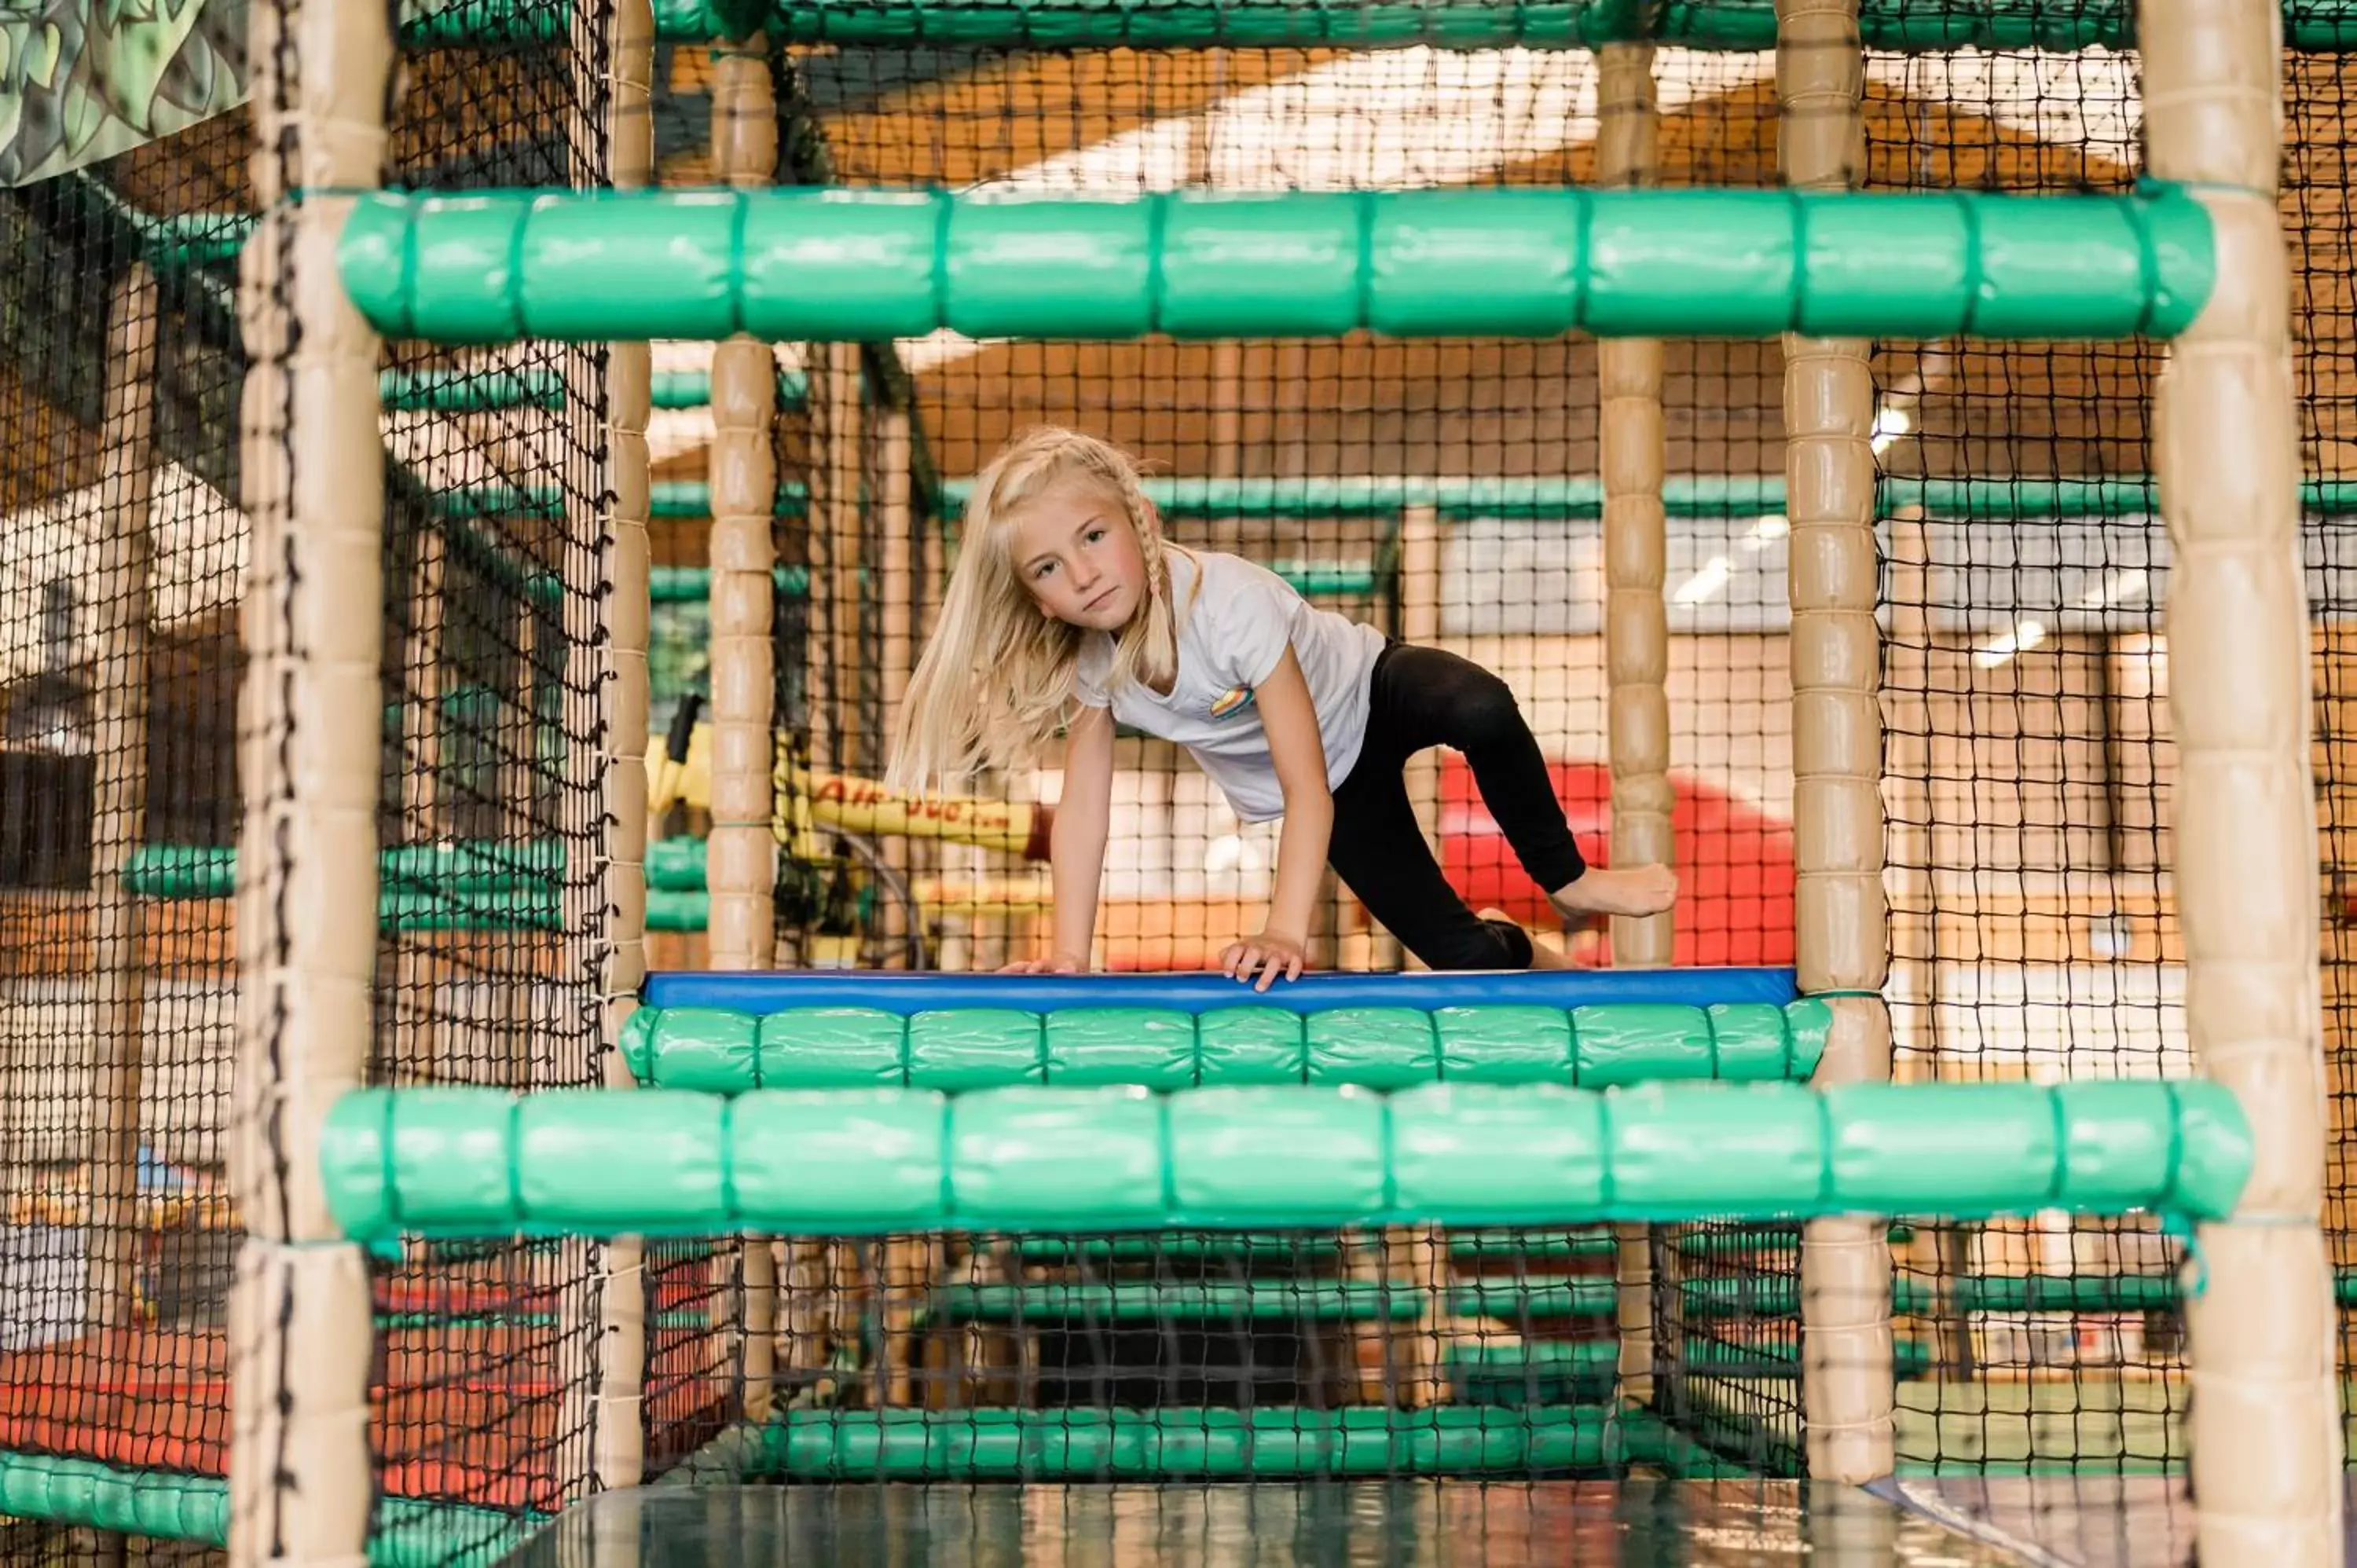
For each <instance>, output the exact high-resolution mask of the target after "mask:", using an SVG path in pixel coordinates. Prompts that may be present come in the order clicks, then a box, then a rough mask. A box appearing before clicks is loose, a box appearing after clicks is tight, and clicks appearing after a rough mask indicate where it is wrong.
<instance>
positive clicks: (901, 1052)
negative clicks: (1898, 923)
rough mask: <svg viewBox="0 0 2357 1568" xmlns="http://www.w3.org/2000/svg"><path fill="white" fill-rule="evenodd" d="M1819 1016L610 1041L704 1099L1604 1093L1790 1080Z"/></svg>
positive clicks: (674, 1034) (675, 872) (796, 1022)
mask: <svg viewBox="0 0 2357 1568" xmlns="http://www.w3.org/2000/svg"><path fill="white" fill-rule="evenodd" d="M666 858H667V862H668V857H666ZM655 861H656V856H655V855H654V854H650V855H649V857H648V866H649V869H648V878H647V879H648V882H649V885H650V886H654V885H656V884H657V883H658V882H664V883H668V882H670V881H672V880H673V879H676V878H679V877H682V876H683V875H684V873H683V871H682V870H680V869H678V868H676V867H675V866H674V865H671V864H668V863H667V864H666V865H664V866H663V867H662V875H660V876H659V875H658V873H657V869H656V865H655ZM650 923H651V922H650ZM1832 1018H1833V1013H1832V1009H1831V1008H1829V1007H1828V1006H1827V1005H1826V1004H1824V1002H1823V1001H1821V1000H1818V999H1816V998H1808V999H1804V1000H1803V1001H1799V1002H1794V1003H1791V1004H1787V1005H1785V1006H1782V1007H1776V1006H1771V1005H1770V1004H1765V1003H1720V1004H1714V1005H1712V1006H1709V1007H1681V1006H1671V1005H1657V1004H1641V1005H1632V1004H1600V1005H1590V1006H1586V1007H1579V1008H1575V1009H1573V1010H1571V1011H1569V1012H1566V1011H1565V1010H1564V1009H1561V1008H1556V1007H1532V1006H1495V1007H1445V1008H1441V1009H1439V1010H1438V1011H1436V1012H1429V1013H1426V1012H1419V1011H1415V1010H1414V1009H1409V1008H1397V1007H1340V1008H1333V1009H1330V1010H1329V1011H1326V1012H1322V1013H1311V1014H1308V1015H1297V1014H1295V1013H1292V1012H1289V1011H1286V1010H1285V1009H1282V1008H1276V1007H1261V1006H1253V1005H1250V1004H1243V1005H1239V1006H1235V1007H1223V1008H1215V1009H1213V1010H1211V1011H1210V1012H1206V1013H1202V1014H1194V1015H1190V1014H1187V1013H1181V1012H1178V1011H1175V1010H1163V1009H1158V1008H1144V1007H1072V1008H1064V1009H1060V1010H1058V1011H1056V1012H1053V1013H1048V1014H1035V1013H1018V1012H1007V1011H1001V1010H996V1009H962V1008H944V1009H942V1010H940V1011H936V1012H931V1013H917V1014H912V1015H909V1016H908V1017H907V1018H905V1019H904V1018H901V1017H899V1016H898V1015H893V1014H889V1013H886V1012H884V1011H882V1010H880V1009H876V1008H864V1007H850V1006H842V1007H795V1008H788V1009H786V1010H785V1011H783V1012H779V1013H769V1014H762V1015H754V1014H749V1013H733V1012H727V1011H724V1010H722V1009H718V1008H708V1007H664V1008H657V1007H641V1008H640V1009H638V1010H637V1011H636V1012H634V1013H633V1014H631V1015H630V1020H629V1022H628V1023H626V1024H625V1025H624V1026H623V1027H622V1035H621V1039H620V1047H621V1051H622V1059H623V1060H624V1061H625V1062H626V1063H627V1064H628V1065H629V1067H630V1071H631V1073H632V1074H633V1075H634V1076H636V1077H637V1079H639V1081H640V1082H641V1083H651V1084H652V1085H653V1086H654V1087H657V1088H662V1089H690V1090H700V1091H704V1092H707V1093H716V1094H728V1093H738V1092H743V1091H745V1090H755V1089H849V1088H857V1087H861V1086H865V1085H875V1084H893V1085H899V1086H901V1087H904V1088H911V1089H940V1090H974V1089H992V1088H999V1087H1003V1086H1005V1085H1007V1084H1013V1083H1052V1084H1059V1085H1062V1086H1064V1087H1067V1088H1078V1087H1083V1086H1087V1085H1092V1084H1104V1083H1127V1084H1142V1085H1144V1086H1145V1087H1146V1088H1148V1089H1156V1090H1171V1089H1190V1088H1195V1087H1199V1086H1211V1085H1218V1084H1224V1085H1242V1084H1275V1083H1323V1084H1344V1083H1349V1084H1357V1085H1359V1086H1361V1087H1362V1088H1366V1089H1405V1088H1408V1087H1410V1086H1412V1085H1415V1084H1419V1083H1429V1082H1431V1081H1433V1080H1434V1079H1447V1080H1448V1081H1450V1082H1453V1083H1499V1084H1516V1083H1560V1084H1565V1085H1569V1086H1575V1087H1578V1088H1582V1089H1608V1088H1610V1087H1611V1086H1612V1085H1614V1084H1619V1083H1637V1082H1643V1081H1647V1080H1652V1079H1723V1080H1726V1081H1729V1082H1737V1083H1758V1082H1770V1081H1776V1080H1781V1079H1806V1078H1808V1077H1809V1075H1810V1074H1811V1073H1813V1072H1814V1071H1815V1070H1816V1065H1817V1059H1818V1058H1819V1057H1820V1056H1822V1055H1823V1054H1824V1042H1825V1031H1826V1030H1827V1028H1828V1027H1830V1026H1831V1023H1832Z"/></svg>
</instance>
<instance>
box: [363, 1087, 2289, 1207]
mask: <svg viewBox="0 0 2357 1568" xmlns="http://www.w3.org/2000/svg"><path fill="white" fill-rule="evenodd" d="M319 1158H320V1166H321V1176H322V1178H323V1180H324V1182H325V1184H326V1188H327V1192H328V1201H329V1205H330V1208H331V1209H332V1211H333V1213H334V1215H335V1217H336V1219H337V1222H338V1224H339V1226H340V1227H341V1228H342V1230H343V1231H344V1233H345V1234H346V1235H348V1236H350V1237H351V1238H352V1239H354V1240H361V1241H365V1242H368V1243H371V1244H372V1245H387V1244H394V1243H397V1241H398V1240H399V1238H401V1237H402V1236H404V1235H421V1236H427V1237H432V1236H485V1235H519V1234H521V1235H558V1234H574V1235H592V1236H611V1235H621V1234H630V1233H634V1232H635V1233H640V1234H644V1235H651V1236H663V1235H678V1234H710V1233H713V1232H716V1231H723V1230H765V1231H770V1232H772V1233H776V1234H780V1235H790V1236H791V1235H828V1234H839V1235H875V1234H887V1233H891V1232H896V1231H910V1230H1004V1231H1008V1232H1012V1233H1024V1232H1031V1233H1037V1232H1039V1231H1060V1230H1083V1231H1115V1230H1274V1229H1287V1228H1295V1227H1298V1228H1303V1229H1310V1228H1325V1227H1337V1228H1339V1227H1341V1226H1345V1225H1351V1224H1391V1223H1429V1224H1439V1225H1468V1226H1474V1225H1484V1224H1494V1225H1512V1224H1545V1223H1549V1222H1578V1221H1593V1220H1604V1219H1645V1220H1659V1221H1669V1220H1675V1219H1696V1218H1701V1217H1706V1216H1707V1217H1711V1218H1715V1219H1736V1220H1740V1219H1767V1218H1780V1217H1800V1218H1805V1217H1808V1216H1812V1215H1823V1214H1837V1213H1863V1214H1894V1213H1906V1214H1938V1215H1942V1216H1946V1217H1950V1218H1953V1219H1984V1218H1988V1217H1992V1216H1996V1215H2000V1214H2023V1213H2029V1212H2034V1211H2036V1210H2038V1209H2041V1208H2059V1209H2063V1210H2069V1211H2076V1212H2083V1213H2095V1214H2121V1213H2126V1212H2129V1211H2131V1210H2136V1209H2152V1210H2158V1211H2160V1212H2163V1213H2167V1214H2174V1215H2181V1216H2183V1217H2185V1218H2187V1219H2215V1218H2217V1217H2219V1216H2221V1215H2222V1214H2224V1213H2226V1212H2227V1211H2228V1210H2229V1209H2231V1208H2232V1207H2233V1203H2234V1201H2235V1199H2236V1197H2238V1196H2239V1195H2240V1193H2241V1191H2242V1188H2243V1184H2244V1181H2245V1180H2246V1179H2248V1176H2249V1173H2250V1165H2251V1136H2250V1130H2249V1127H2248V1125H2247V1123H2246V1122H2244V1117H2243V1113H2242V1109H2241V1107H2240V1105H2239V1104H2238V1103H2237V1102H2236V1101H2235V1100H2234V1098H2233V1094H2232V1092H2231V1091H2230V1090H2226V1089H2224V1088H2223V1087H2222V1086H2221V1085H2218V1084H2215V1083H2212V1082H2209V1081H2207V1080H2202V1079H2194V1080H2186V1081H2175V1080H2167V1081H2122V1082H2103V1083H2073V1084H2062V1085H2058V1086H2055V1087H2052V1088H2042V1087H2040V1086H2037V1085H2031V1084H1971V1083H1932V1084H1899V1085H1890V1084H1863V1085H1847V1086H1844V1087H1841V1088H1837V1089H1832V1090H1824V1091H1822V1092H1820V1091H1817V1090H1810V1089H1807V1088H1804V1087H1802V1086H1800V1085H1795V1084H1749V1085H1724V1084H1643V1085H1639V1086H1636V1087H1634V1088H1630V1089H1620V1090H1605V1091H1601V1092H1599V1091H1597V1090H1577V1089H1566V1088H1562V1087H1560V1086H1558V1085H1555V1084H1523V1085H1503V1084H1426V1085H1424V1086H1422V1087H1419V1088H1415V1089H1410V1090H1402V1091H1400V1092H1399V1093H1397V1094H1394V1095H1391V1096H1388V1097H1386V1096H1383V1095H1379V1094H1375V1093H1372V1092H1371V1091H1368V1090H1361V1089H1354V1088H1347V1087H1346V1088H1340V1089H1332V1088H1323V1087H1312V1086H1303V1085H1288V1086H1285V1087H1256V1088H1241V1089H1239V1088H1223V1089H1193V1090H1180V1091H1179V1092H1176V1093H1172V1094H1168V1095H1156V1094H1152V1093H1150V1092H1148V1091H1146V1090H1143V1089H1139V1088H1134V1087H1114V1088H1103V1089H1055V1088H1035V1087H1028V1086H1027V1087H1024V1088H1020V1089H996V1090H978V1091H975V1092H972V1093H968V1094H963V1095H958V1096H950V1095H945V1094H942V1093H940V1092H937V1091H934V1090H912V1089H891V1088H884V1089H866V1090H759V1091H755V1092H752V1093H748V1094H742V1095H738V1096H736V1097H734V1098H730V1097H727V1096H723V1095H716V1094H699V1093H693V1092H688V1091H684V1090H661V1089H653V1090H641V1091H640V1092H637V1093H633V1094H613V1093H609V1092H607V1091H604V1090H535V1091H533V1093H531V1094H529V1095H524V1096H521V1097H519V1096H517V1095H515V1094H512V1093H510V1092H507V1091H503V1090H493V1089H475V1088H418V1089H369V1090H355V1091H353V1092H351V1093H350V1094H347V1095H346V1096H344V1097H343V1098H342V1099H340V1100H339V1101H337V1103H336V1104H335V1106H334V1107H333V1108H332V1109H331V1110H330V1112H329V1113H328V1122H327V1128H326V1131H325V1133H324V1135H323V1136H322V1139H321V1142H320V1154H319Z"/></svg>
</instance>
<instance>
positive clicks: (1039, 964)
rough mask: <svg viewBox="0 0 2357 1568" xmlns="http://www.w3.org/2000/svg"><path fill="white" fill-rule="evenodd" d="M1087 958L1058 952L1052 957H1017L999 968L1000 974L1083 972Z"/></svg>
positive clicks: (1087, 964)
mask: <svg viewBox="0 0 2357 1568" xmlns="http://www.w3.org/2000/svg"><path fill="white" fill-rule="evenodd" d="M1088 968H1089V962H1088V960H1086V959H1082V958H1074V957H1073V956H1072V955H1071V954H1070V953H1058V954H1057V955H1056V956H1055V957H1053V958H1025V959H1017V960H1016V961H1014V962H1013V963H1010V964H1008V965H1007V966H1006V968H1004V969H1002V970H1000V971H999V973H1001V974H1085V973H1087V972H1088Z"/></svg>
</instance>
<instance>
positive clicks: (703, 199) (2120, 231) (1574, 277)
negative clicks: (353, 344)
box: [339, 188, 2215, 343]
mask: <svg viewBox="0 0 2357 1568" xmlns="http://www.w3.org/2000/svg"><path fill="white" fill-rule="evenodd" d="M339 255H340V264H341V268H342V274H343V282H344V286H345V289H346V291H347V292H348V293H349V294H350V296H351V299H352V302H353V304H354V305H355V306H358V308H359V309H360V311H361V315H362V316H364V317H367V319H368V321H369V323H370V325H371V326H372V327H374V328H376V329H377V330H379V331H380V332H382V333H383V334H384V335H385V336H387V337H390V338H428V339H432V340H435V341H438V342H447V343H501V342H511V341H514V340H516V339H518V338H545V339H557V340H563V341H584V340H597V339H603V338H625V339H637V338H699V339H718V338H726V337H728V336H729V335H731V334H733V333H738V332H745V333H750V334H752V335H754V336H756V337H759V338H766V339H770V340H773V341H782V340H828V341H844V340H855V341H866V340H877V339H883V338H917V337H923V336H925V335H926V334H929V333H931V332H933V331H936V330H938V329H941V328H949V329H951V330H952V331H956V332H959V333H963V334H964V335H965V336H967V337H970V338H1019V339H1027V340H1034V341H1039V340H1050V339H1056V340H1061V339H1125V338H1137V337H1141V336H1145V335H1146V334H1149V333H1157V332H1158V333H1165V334H1168V335H1169V336H1171V337H1173V338H1225V337H1312V338H1333V337H1339V336H1341V335H1343V334H1346V333H1350V332H1352V331H1356V330H1359V329H1361V328H1367V329H1371V330H1372V331H1374V332H1377V333H1381V334H1385V335H1388V336H1393V337H1419V336H1431V335H1443V336H1477V337H1510V338H1554V337H1558V336H1560V335H1562V334H1564V333H1566V332H1571V331H1576V330H1577V331H1587V332H1590V333H1594V334H1597V335H1598V336H1625V335H1635V336H1641V337H1675V338H1699V337H1738V338H1770V337H1774V336H1776V335H1777V334H1779V333H1781V332H1786V331H1798V332H1803V333H1809V334H1812V335H1816V336H1831V337H1898V338H1946V337H1974V338H2098V339H2116V338H2128V337H2132V336H2136V335H2137V334H2149V335H2151V336H2154V337H2159V338H2167V337H2171V336H2173V335H2175V334H2176V333H2177V332H2179V331H2181V330H2182V329H2183V328H2185V327H2186V326H2187V325H2188V324H2189V323H2190V322H2191V321H2192V319H2193V318H2194V317H2195V316H2196V315H2198V314H2199V313H2200V311H2201V306H2202V305H2203V303H2204V302H2205V301H2206V300H2207V299H2208V297H2209V293H2210V287H2211V284H2212V277H2213V275H2214V267H2215V256H2214V254H2213V245H2212V234H2211V228H2210V220H2209V216H2208V214H2207V213H2206V212H2205V211H2204V210H2203V209H2202V208H2201V204H2200V203H2199V202H2197V201H2196V200H2194V199H2192V198H2191V197H2190V196H2188V195H2186V194H2184V193H2183V192H2181V191H2178V190H2174V189H2169V188H2151V189H2147V190H2144V191H2140V192H2138V193H2137V194H2136V195H2132V196H2007V195H1996V194H1990V193H1986V192H1962V191H1957V192H1940V193H1929V194H1919V193H1903V194H1880V193H1871V192H1848V191H1838V192H1830V193H1827V192H1807V191H1762V190H1603V191H1584V190H1538V189H1505V190H1470V189H1445V190H1413V191H1383V192H1372V193H1356V194H1352V193H1327V192H1300V193H1292V194H1275V195H1266V196H1258V195H1234V194H1229V193H1224V192H1204V191H1180V192H1165V193H1156V194H1148V195H1140V196H1125V197H1122V198H1119V199H1089V198H1085V197H1079V196H1066V195H1054V196H1033V195H1024V196H1009V195H1005V194H1003V193H1002V194H998V195H988V194H968V193H957V194H952V193H948V192H940V191H916V190H910V191H900V190H882V189H865V188H811V189H791V188H778V189H762V190H720V189H709V188H706V189H694V190H654V191H625V192H611V191H604V192H593V193H574V192H570V191H553V192H534V191H509V192H485V193H469V194H468V195H466V196H463V197H443V196H414V195H404V194H400V193H395V192H383V193H378V192H371V193H369V194H367V195H365V196H362V197H361V199H359V200H358V201H357V202H356V204H355V205H354V207H353V209H352V213H351V217H350V220H348V221H347V223H346V225H345V229H344V232H343V236H342V239H341V241H340V245H339Z"/></svg>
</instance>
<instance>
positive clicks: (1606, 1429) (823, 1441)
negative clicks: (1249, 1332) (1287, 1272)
mask: <svg viewBox="0 0 2357 1568" xmlns="http://www.w3.org/2000/svg"><path fill="white" fill-rule="evenodd" d="M1636 1437H1637V1431H1636V1429H1635V1425H1634V1423H1625V1422H1624V1421H1623V1420H1622V1419H1621V1418H1620V1416H1619V1414H1618V1413H1617V1412H1611V1411H1607V1410H1598V1409H1595V1408H1592V1407H1584V1406H1581V1407H1564V1406H1540V1407H1534V1408H1531V1409H1524V1410H1501V1409H1486V1410H1485V1409H1464V1408H1459V1407H1447V1406H1444V1407H1440V1408H1437V1409H1427V1410H1388V1409H1385V1408H1383V1407H1382V1406H1379V1405H1364V1406H1358V1405H1354V1406H1344V1407H1341V1408H1339V1409H1333V1410H1312V1409H1303V1408H1299V1407H1294V1406H1279V1407H1275V1408H1272V1409H1265V1410H1252V1411H1239V1410H1225V1409H1220V1408H1215V1407H1214V1408H1196V1409H1188V1408H1179V1407H1165V1408H1159V1409H1152V1410H1088V1409H1074V1410H1008V1409H1003V1408H1002V1409H983V1410H966V1411H919V1410H888V1411H863V1410H790V1411H787V1412H784V1413H782V1414H781V1415H780V1416H779V1417H778V1418H776V1419H775V1420H773V1421H771V1422H770V1423H769V1424H768V1425H767V1426H765V1427H764V1428H763V1429H762V1431H761V1441H760V1452H759V1455H758V1456H757V1457H755V1458H754V1459H753V1460H752V1462H751V1464H750V1466H749V1469H750V1474H749V1475H748V1477H747V1478H748V1479H785V1480H837V1479H841V1480H850V1479H860V1480H896V1481H949V1480H1017V1479H1021V1480H1031V1481H1056V1480H1068V1479H1069V1480H1090V1479H1103V1480H1137V1481H1165V1480H1178V1479H1213V1478H1216V1479H1243V1478H1247V1477H1249V1478H1253V1479H1260V1480H1275V1479H1292V1478H1296V1477H1310V1476H1353V1475H1357V1476H1399V1475H1403V1474H1405V1475H1415V1476H1463V1475H1477V1474H1485V1473H1486V1474H1508V1475H1523V1474H1529V1473H1532V1472H1548V1471H1561V1470H1570V1469H1593V1468H1598V1467H1600V1466H1619V1465H1622V1464H1626V1463H1628V1462H1629V1461H1630V1460H1631V1459H1641V1458H1643V1457H1645V1456H1646V1455H1645V1453H1644V1452H1642V1451H1637V1452H1632V1449H1638V1450H1641V1447H1642V1445H1641V1444H1640V1443H1637V1442H1635V1441H1632V1440H1634V1439H1635V1438H1636Z"/></svg>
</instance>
